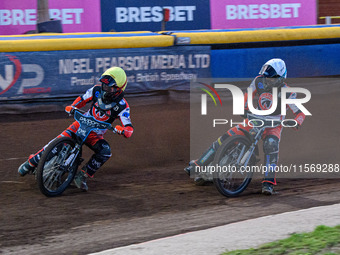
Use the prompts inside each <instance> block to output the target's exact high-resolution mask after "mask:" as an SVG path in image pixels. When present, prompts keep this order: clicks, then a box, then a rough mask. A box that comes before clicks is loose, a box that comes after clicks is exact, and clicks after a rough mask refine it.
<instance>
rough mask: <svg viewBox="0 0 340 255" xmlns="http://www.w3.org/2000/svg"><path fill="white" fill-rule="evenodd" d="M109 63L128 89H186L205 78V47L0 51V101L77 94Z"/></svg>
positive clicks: (207, 50) (207, 69) (207, 63)
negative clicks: (121, 72) (123, 73)
mask: <svg viewBox="0 0 340 255" xmlns="http://www.w3.org/2000/svg"><path fill="white" fill-rule="evenodd" d="M112 66H120V67H122V68H123V69H124V70H125V71H126V74H127V76H128V86H127V89H126V92H127V93H141V92H150V91H159V90H168V89H172V90H189V82H190V81H191V80H196V79H197V78H205V77H210V47H209V46H182V47H178V46H174V47H169V48H136V49H100V50H77V51H46V52H12V53H0V101H4V100H12V99H31V98H44V97H46V98H49V97H52V96H54V97H63V96H73V95H78V94H82V93H84V92H85V91H86V90H87V89H88V88H91V87H92V86H93V85H95V84H98V81H99V77H100V76H101V74H102V73H103V72H104V71H105V70H106V69H107V68H110V67H112Z"/></svg>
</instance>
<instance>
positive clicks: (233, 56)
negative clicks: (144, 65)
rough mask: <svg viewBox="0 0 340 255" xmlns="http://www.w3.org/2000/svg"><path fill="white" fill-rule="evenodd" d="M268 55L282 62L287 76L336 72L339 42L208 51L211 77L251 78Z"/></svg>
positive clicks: (339, 72)
mask: <svg viewBox="0 0 340 255" xmlns="http://www.w3.org/2000/svg"><path fill="white" fill-rule="evenodd" d="M271 58H281V59H283V60H284V61H285V62H286V65H287V74H288V77H289V78H301V77H315V76H331V75H339V74H340V71H339V65H340V44H320V45H302V46H289V47H264V48H249V49H224V50H212V52H211V73H212V76H213V77H214V78H228V77H232V78H249V77H255V76H257V75H258V73H259V71H260V69H261V67H262V65H263V64H264V63H265V62H267V61H268V60H269V59H271Z"/></svg>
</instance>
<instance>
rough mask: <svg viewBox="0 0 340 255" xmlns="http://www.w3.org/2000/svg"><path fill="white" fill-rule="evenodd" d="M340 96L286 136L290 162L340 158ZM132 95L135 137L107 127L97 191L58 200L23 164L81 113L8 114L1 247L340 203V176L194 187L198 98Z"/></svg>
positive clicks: (3, 130) (61, 244) (22, 248)
mask: <svg viewBox="0 0 340 255" xmlns="http://www.w3.org/2000/svg"><path fill="white" fill-rule="evenodd" d="M315 91H317V90H315ZM328 91H329V90H328ZM312 94H313V91H312ZM313 95H314V94H313ZM339 95H340V92H339V89H338V87H336V88H335V89H334V90H333V91H330V93H323V92H322V93H319V92H318V93H317V96H313V100H312V101H311V102H310V103H309V104H308V109H310V111H311V112H312V113H313V117H311V118H309V119H307V120H306V123H305V125H304V126H303V128H302V129H301V130H300V132H295V133H294V132H293V131H290V130H289V131H287V133H286V134H284V135H283V138H282V142H281V144H280V160H281V163H283V164H284V163H287V162H289V163H301V162H304V163H311V162H318V163H324V162H327V163H339V162H340V160H339V159H340V156H339V151H340V150H339V148H340V147H339V144H340V143H339V142H340V141H339V137H340V131H339V129H338V126H337V125H336V124H338V123H339V120H338V119H336V120H333V122H334V121H336V123H332V125H327V126H325V122H326V123H327V119H329V116H333V117H335V116H337V117H338V116H339V114H338V109H339V108H340V107H339V101H338V97H339ZM129 103H130V106H131V108H132V113H131V114H132V120H133V124H134V126H135V133H134V135H133V137H132V138H131V139H129V140H125V139H123V138H121V137H118V136H114V135H110V134H107V135H106V139H107V140H108V141H109V143H110V144H111V147H112V149H113V155H114V156H113V157H112V158H111V159H110V161H109V162H108V163H107V164H106V165H104V166H103V168H102V169H100V171H99V172H98V173H97V174H96V176H95V178H94V179H93V180H92V181H90V182H89V188H90V190H89V192H87V193H83V192H80V191H79V190H78V189H76V188H74V187H71V188H70V189H68V190H67V191H66V192H65V193H64V195H63V196H61V197H57V198H46V197H44V196H43V195H42V194H40V192H39V191H38V189H37V187H36V185H35V181H34V177H33V176H27V177H25V178H20V177H19V176H18V175H17V167H18V166H19V165H20V164H21V163H22V162H23V161H24V160H25V159H26V157H27V156H28V155H29V154H30V153H32V152H35V151H36V150H38V149H40V147H41V146H42V145H44V144H45V143H47V142H48V141H49V140H50V139H51V138H53V137H54V136H56V135H58V134H59V133H60V132H61V131H62V130H63V129H64V128H65V127H67V126H68V125H69V123H70V122H71V121H72V119H70V118H67V117H66V114H64V113H61V112H59V113H58V112H57V113H54V114H46V113H44V114H41V115H37V114H33V115H30V116H25V115H20V116H14V115H13V116H7V117H4V116H2V117H1V119H0V141H1V147H0V152H1V154H0V155H1V157H0V163H1V164H0V174H1V180H0V194H1V195H0V203H1V218H0V219H1V224H0V240H1V241H0V253H1V252H3V253H4V254H19V253H20V254H44V253H45V254H46V253H47V252H48V253H49V254H74V253H77V254H86V253H89V252H95V251H100V250H103V249H105V248H112V247H118V246H122V245H127V244H131V243H136V242H141V241H146V240H150V239H153V238H157V237H163V236H168V235H171V234H178V233H183V232H186V231H191V230H197V229H204V228H207V227H211V226H217V225H222V224H226V223H230V222H235V221H240V220H244V219H249V218H255V217H258V216H264V215H270V214H275V213H280V212H285V211H291V210H298V209H303V208H309V207H314V206H318V205H328V204H334V203H339V202H340V185H339V179H333V180H327V179H318V180H314V179H304V180H301V179H294V180H291V179H290V180H288V179H284V180H283V179H281V180H279V184H278V186H277V191H278V192H279V195H277V196H272V197H264V196H262V195H261V194H260V190H259V189H260V182H259V180H254V181H253V182H252V183H251V184H250V186H249V187H248V189H247V190H246V191H245V192H244V193H243V194H242V196H241V197H239V198H233V199H227V198H225V197H222V196H221V195H219V194H218V193H217V191H216V189H215V188H214V187H213V186H205V187H197V186H194V185H193V183H192V181H191V180H190V179H189V178H188V177H187V176H186V175H185V173H184V171H183V170H182V169H183V167H184V166H185V165H186V164H187V162H188V161H189V104H188V103H185V102H183V101H182V102H177V103H176V102H167V103H164V102H161V101H154V102H153V104H152V105H146V104H144V103H141V102H140V99H132V100H129ZM65 117H66V118H65ZM322 128H323V129H322ZM321 131H322V132H321ZM87 154H88V153H87ZM85 156H86V154H85ZM266 227H268V226H264V229H263V230H264V231H265V228H266ZM274 227H275V226H274ZM260 231H261V230H259V232H260Z"/></svg>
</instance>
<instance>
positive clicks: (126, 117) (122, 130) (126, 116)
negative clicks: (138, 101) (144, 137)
mask: <svg viewBox="0 0 340 255" xmlns="http://www.w3.org/2000/svg"><path fill="white" fill-rule="evenodd" d="M118 116H119V119H120V122H121V123H122V126H116V130H117V132H118V133H119V134H121V135H124V137H125V138H129V137H131V136H132V133H133V126H132V123H131V119H130V108H129V107H127V108H125V109H124V110H123V111H121V112H120V113H119V114H118Z"/></svg>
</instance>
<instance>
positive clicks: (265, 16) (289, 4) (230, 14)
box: [210, 0, 317, 29]
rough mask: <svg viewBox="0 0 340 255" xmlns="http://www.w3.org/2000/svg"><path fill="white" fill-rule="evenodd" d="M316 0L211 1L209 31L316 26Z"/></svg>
mask: <svg viewBox="0 0 340 255" xmlns="http://www.w3.org/2000/svg"><path fill="white" fill-rule="evenodd" d="M316 7H317V2H316V0H277V1H275V2H273V1H270V0H239V1H233V0H210V8H211V28H212V29H229V28H261V27H279V26H300V25H315V24H316V22H317V10H316Z"/></svg>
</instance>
